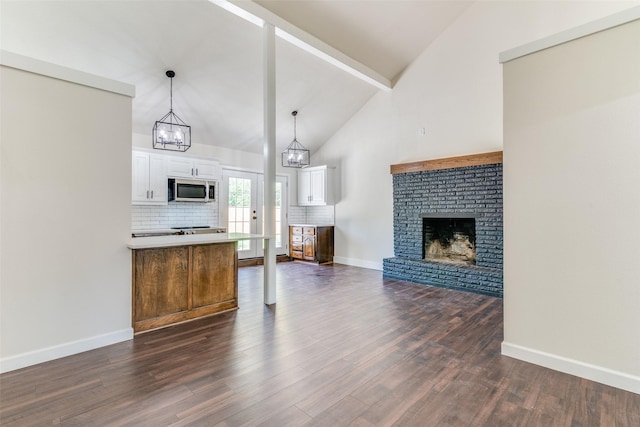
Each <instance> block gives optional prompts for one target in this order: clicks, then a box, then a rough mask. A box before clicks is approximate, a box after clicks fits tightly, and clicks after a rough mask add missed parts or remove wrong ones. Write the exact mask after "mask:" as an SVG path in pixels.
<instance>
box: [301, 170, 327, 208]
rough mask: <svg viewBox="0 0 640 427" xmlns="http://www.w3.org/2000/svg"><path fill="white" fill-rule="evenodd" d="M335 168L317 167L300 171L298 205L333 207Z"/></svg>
mask: <svg viewBox="0 0 640 427" xmlns="http://www.w3.org/2000/svg"><path fill="white" fill-rule="evenodd" d="M334 175H335V168H333V167H329V166H315V167H310V168H305V169H301V170H299V171H298V205H299V206H321V205H332V204H334V203H335V198H334V188H333V186H334Z"/></svg>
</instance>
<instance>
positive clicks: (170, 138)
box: [153, 70, 191, 152]
mask: <svg viewBox="0 0 640 427" xmlns="http://www.w3.org/2000/svg"><path fill="white" fill-rule="evenodd" d="M165 74H166V75H167V77H169V79H171V86H170V91H169V94H170V104H169V106H170V107H169V112H168V113H167V114H166V115H165V116H164V117H162V118H161V119H160V120H158V121H157V122H156V124H155V125H153V148H156V149H158V150H169V151H182V152H184V151H187V150H188V149H189V148H190V147H191V126H189V125H187V124H186V123H185V122H183V121H182V119H180V117H178V116H177V115H176V114H175V113H174V112H173V78H174V77H175V76H176V73H175V72H173V71H172V70H169V71H167V72H166V73H165Z"/></svg>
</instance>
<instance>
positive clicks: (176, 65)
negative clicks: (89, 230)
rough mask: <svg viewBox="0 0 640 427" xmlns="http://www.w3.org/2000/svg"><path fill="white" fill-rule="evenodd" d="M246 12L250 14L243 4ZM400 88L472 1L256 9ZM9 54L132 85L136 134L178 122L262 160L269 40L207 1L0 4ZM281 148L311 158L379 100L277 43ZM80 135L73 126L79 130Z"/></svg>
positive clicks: (266, 4) (267, 4)
mask: <svg viewBox="0 0 640 427" xmlns="http://www.w3.org/2000/svg"><path fill="white" fill-rule="evenodd" d="M239 3H242V2H239ZM256 3H258V4H259V5H260V6H262V7H263V8H266V9H268V10H270V11H271V12H273V13H275V14H277V15H279V16H280V17H282V18H284V19H285V20H287V21H289V22H290V23H292V24H293V25H295V26H297V27H298V28H300V29H302V30H304V31H306V32H307V33H309V34H311V35H313V36H315V37H316V38H318V39H320V40H322V41H323V42H325V43H327V44H329V45H330V46H332V47H333V48H335V49H337V50H339V51H341V52H343V53H345V54H346V55H348V56H350V57H351V58H353V59H355V60H357V61H359V62H360V63H362V64H364V65H365V66H367V67H369V68H371V69H372V70H374V71H376V72H377V73H379V74H381V75H382V76H384V77H386V78H388V79H390V80H393V79H394V78H396V77H397V76H398V75H400V74H401V73H402V71H403V70H404V69H405V68H406V67H407V66H408V65H409V64H410V63H411V62H412V61H413V60H414V59H415V58H416V57H417V56H418V55H419V54H420V53H421V52H422V51H423V50H424V49H425V48H426V47H427V46H428V45H429V44H430V43H431V42H432V41H433V40H434V39H435V38H437V37H438V36H439V34H440V33H441V32H442V31H444V30H445V29H446V27H447V26H448V25H449V24H451V22H453V21H454V20H455V19H456V18H457V17H458V16H459V15H460V14H461V13H462V12H463V11H464V9H465V8H466V7H468V6H469V4H470V2H467V1H428V0H427V1H425V0H422V1H393V0H380V1H327V0H313V1H269V0H266V1H265V0H260V1H257V2H256ZM0 26H1V27H0V37H1V38H0V43H1V45H0V47H1V48H2V49H4V50H8V51H11V52H15V53H19V54H22V55H26V56H31V57H34V58H38V59H41V60H44V61H48V62H52V63H55V64H59V65H63V66H66V67H70V68H75V69H78V70H82V71H86V72H89V73H92V74H97V75H100V76H104V77H108V78H112V79H115V80H119V81H123V82H126V83H130V84H133V85H135V87H136V98H135V99H134V102H133V130H134V132H136V133H141V134H148V135H149V141H150V142H149V145H151V128H152V126H153V123H154V122H155V120H158V119H159V118H160V117H162V116H163V115H164V114H165V113H167V112H168V110H169V79H168V78H167V77H166V76H165V74H164V73H165V71H166V70H168V69H173V70H174V71H175V72H176V77H175V78H174V82H173V89H174V97H173V98H174V99H173V107H174V111H175V112H176V113H177V114H178V115H179V116H180V117H181V118H182V119H183V120H184V121H185V122H187V123H188V124H190V125H191V126H192V134H193V142H196V143H202V144H212V145H217V146H222V147H229V148H233V149H238V150H243V151H249V152H254V153H261V152H262V132H263V130H262V68H263V67H262V31H261V29H260V28H259V27H257V26H255V25H254V24H252V23H250V22H248V21H245V20H244V19H242V18H239V17H237V16H235V15H233V14H232V13H230V12H228V11H226V10H224V9H222V8H220V7H218V6H217V5H215V4H213V3H211V2H209V1H207V0H183V1H178V0H176V1H154V0H144V1H135V0H130V1H94V0H75V1H11V0H2V1H1V2H0ZM276 86H277V89H276V110H277V111H276V121H277V130H276V140H277V144H276V148H277V150H278V151H281V150H283V149H284V148H285V147H286V145H287V144H288V143H289V142H290V141H291V139H292V137H293V129H292V118H291V111H293V110H298V111H299V115H298V139H299V140H300V142H302V143H303V144H304V145H305V146H307V147H308V148H310V149H311V150H312V152H313V150H314V149H316V148H317V147H319V146H320V145H322V144H323V143H324V142H325V141H326V140H327V139H329V138H330V137H331V136H332V135H333V134H334V133H335V132H336V131H337V130H338V129H339V128H340V127H341V126H342V125H343V124H344V123H345V122H346V121H347V120H348V119H349V118H350V117H351V116H353V115H354V114H355V113H356V112H357V111H358V110H359V109H360V108H362V106H363V105H364V104H365V103H366V102H367V101H368V100H369V98H371V96H372V95H373V94H375V93H376V92H377V91H378V90H379V89H377V88H375V87H373V86H371V85H370V84H368V83H366V82H364V81H362V80H359V79H358V78H356V77H354V76H352V75H350V74H348V73H346V72H345V71H343V70H340V69H338V68H336V67H334V66H333V65H331V64H329V63H327V62H325V61H323V60H322V59H319V58H317V57H316V56H313V55H311V54H309V53H307V52H305V51H303V50H301V49H299V48H298V47H296V46H293V45H292V44H290V43H288V42H287V41H284V40H282V39H277V41H276ZM72 125H73V123H72V122H71V123H70V126H72Z"/></svg>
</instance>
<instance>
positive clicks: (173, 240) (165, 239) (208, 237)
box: [127, 233, 270, 249]
mask: <svg viewBox="0 0 640 427" xmlns="http://www.w3.org/2000/svg"><path fill="white" fill-rule="evenodd" d="M268 238H270V236H265V235H263V234H247V233H210V234H184V235H179V236H173V235H172V236H151V237H132V238H131V239H129V242H128V243H127V247H129V249H149V248H166V247H170V246H185V245H205V244H207V243H223V242H237V241H238V240H262V239H268Z"/></svg>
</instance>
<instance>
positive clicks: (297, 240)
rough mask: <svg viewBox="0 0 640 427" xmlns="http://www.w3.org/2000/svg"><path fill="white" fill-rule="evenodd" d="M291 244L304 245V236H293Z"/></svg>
mask: <svg viewBox="0 0 640 427" xmlns="http://www.w3.org/2000/svg"><path fill="white" fill-rule="evenodd" d="M291 242H292V243H302V235H298V236H295V235H294V236H291Z"/></svg>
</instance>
